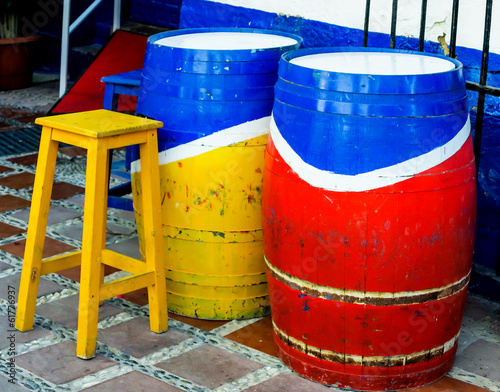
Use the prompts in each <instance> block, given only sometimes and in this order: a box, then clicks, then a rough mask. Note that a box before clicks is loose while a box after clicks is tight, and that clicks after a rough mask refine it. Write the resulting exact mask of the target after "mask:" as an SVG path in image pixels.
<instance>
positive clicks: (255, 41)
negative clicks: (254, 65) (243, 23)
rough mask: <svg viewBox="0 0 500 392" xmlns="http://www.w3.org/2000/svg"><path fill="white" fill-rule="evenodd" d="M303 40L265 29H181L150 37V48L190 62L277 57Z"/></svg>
mask: <svg viewBox="0 0 500 392" xmlns="http://www.w3.org/2000/svg"><path fill="white" fill-rule="evenodd" d="M302 41H303V40H302V38H301V37H300V36H298V35H295V34H290V33H284V32H281V31H273V30H263V29H240V28H198V29H181V30H175V31H167V32H163V33H159V34H154V35H152V36H150V37H149V39H148V51H150V52H151V51H161V53H162V55H163V54H165V55H168V56H174V57H177V58H181V59H185V60H187V61H225V62H228V61H253V60H254V59H259V60H278V59H279V58H280V56H281V54H282V53H284V52H286V51H289V50H293V49H298V48H299V47H300V45H301V44H302Z"/></svg>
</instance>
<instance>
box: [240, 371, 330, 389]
mask: <svg viewBox="0 0 500 392" xmlns="http://www.w3.org/2000/svg"><path fill="white" fill-rule="evenodd" d="M244 391H245V392H285V391H286V392H292V391H297V392H299V391H300V392H302V391H304V392H306V391H307V392H326V391H331V389H330V388H328V387H327V386H325V385H322V384H319V383H317V382H314V381H309V380H306V379H305V378H302V377H299V376H298V375H297V374H295V373H288V374H279V375H277V376H276V377H273V378H271V379H269V380H267V381H264V382H263V383H260V384H258V385H255V386H253V387H250V388H248V389H244Z"/></svg>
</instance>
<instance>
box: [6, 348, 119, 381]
mask: <svg viewBox="0 0 500 392" xmlns="http://www.w3.org/2000/svg"><path fill="white" fill-rule="evenodd" d="M16 365H17V366H20V367H22V368H24V369H26V370H29V371H30V372H32V373H34V374H35V375H37V376H39V377H42V378H44V379H45V380H47V381H49V382H51V383H54V384H56V385H59V384H64V383H67V382H69V381H72V380H75V379H77V378H80V377H82V376H86V375H88V374H92V373H95V372H97V371H99V370H102V369H106V368H109V367H110V366H113V365H116V362H114V361H112V360H110V359H108V358H106V357H103V356H102V355H97V356H96V357H95V358H93V359H91V360H84V359H80V358H78V357H77V356H76V344H75V343H73V342H69V341H67V342H62V343H58V344H55V345H53V346H49V347H44V348H41V349H38V350H35V351H31V352H28V353H26V354H22V355H20V356H18V357H17V358H16Z"/></svg>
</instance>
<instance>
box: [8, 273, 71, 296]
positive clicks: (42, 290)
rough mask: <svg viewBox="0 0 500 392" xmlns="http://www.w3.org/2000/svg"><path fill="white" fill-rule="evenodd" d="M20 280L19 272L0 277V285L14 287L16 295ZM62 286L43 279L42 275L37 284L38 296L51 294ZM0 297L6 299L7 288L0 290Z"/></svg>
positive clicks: (61, 288)
mask: <svg viewBox="0 0 500 392" xmlns="http://www.w3.org/2000/svg"><path fill="white" fill-rule="evenodd" d="M20 280H21V274H20V273H18V274H15V275H10V276H6V277H4V278H2V279H0V287H2V288H4V287H5V288H6V287H9V286H11V287H14V288H15V292H16V295H18V294H19V281H20ZM63 289H64V287H62V286H60V285H58V284H56V283H54V282H51V281H50V280H47V279H44V278H43V277H42V278H40V283H39V284H38V297H43V296H44V295H48V294H53V293H57V292H58V291H61V290H63ZM0 298H3V299H7V298H8V295H7V289H5V290H0Z"/></svg>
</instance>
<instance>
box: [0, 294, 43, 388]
mask: <svg viewBox="0 0 500 392" xmlns="http://www.w3.org/2000/svg"><path fill="white" fill-rule="evenodd" d="M2 287H3V286H2ZM11 335H14V336H13V337H14V340H15V342H16V344H22V343H28V342H32V341H33V340H37V339H41V338H46V337H49V336H52V334H51V333H50V331H47V330H46V329H42V328H40V327H37V326H36V325H35V328H33V329H32V330H30V331H26V332H20V331H18V330H16V329H15V328H12V325H10V323H9V321H8V318H7V317H6V316H4V315H2V316H0V350H3V349H4V348H7V347H8V346H9V344H10V341H9V340H8V337H9V336H11ZM0 390H1V391H4V390H2V389H0ZM7 391H9V390H7Z"/></svg>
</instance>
